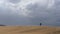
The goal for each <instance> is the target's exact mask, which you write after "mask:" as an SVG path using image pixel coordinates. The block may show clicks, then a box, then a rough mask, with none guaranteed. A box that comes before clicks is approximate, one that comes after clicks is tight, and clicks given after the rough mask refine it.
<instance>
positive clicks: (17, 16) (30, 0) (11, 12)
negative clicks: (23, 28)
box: [0, 0, 60, 25]
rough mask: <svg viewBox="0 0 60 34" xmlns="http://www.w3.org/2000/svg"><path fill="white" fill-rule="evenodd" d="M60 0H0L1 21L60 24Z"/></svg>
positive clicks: (11, 23)
mask: <svg viewBox="0 0 60 34" xmlns="http://www.w3.org/2000/svg"><path fill="white" fill-rule="evenodd" d="M59 3H60V1H59V0H0V22H1V24H6V25H39V23H43V25H57V24H60V23H59V20H60V16H59V15H60V12H59V11H60V10H59V9H60V4H59Z"/></svg>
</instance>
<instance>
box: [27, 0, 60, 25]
mask: <svg viewBox="0 0 60 34" xmlns="http://www.w3.org/2000/svg"><path fill="white" fill-rule="evenodd" d="M46 8H47V6H45V5H44V6H39V5H38V4H34V5H32V4H29V5H28V6H27V9H28V10H30V11H32V13H31V14H30V15H31V16H34V18H32V19H31V20H32V24H34V23H35V22H36V23H35V24H36V25H37V24H39V23H43V24H45V25H54V26H60V1H58V0H56V1H55V3H54V6H53V7H51V8H50V9H49V8H48V9H46Z"/></svg>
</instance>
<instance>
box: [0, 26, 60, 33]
mask: <svg viewBox="0 0 60 34" xmlns="http://www.w3.org/2000/svg"><path fill="white" fill-rule="evenodd" d="M0 34H60V27H47V26H0Z"/></svg>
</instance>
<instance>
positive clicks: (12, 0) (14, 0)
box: [8, 0, 21, 3]
mask: <svg viewBox="0 0 60 34" xmlns="http://www.w3.org/2000/svg"><path fill="white" fill-rule="evenodd" d="M8 1H9V2H11V3H19V2H20V1H21V0H8Z"/></svg>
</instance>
